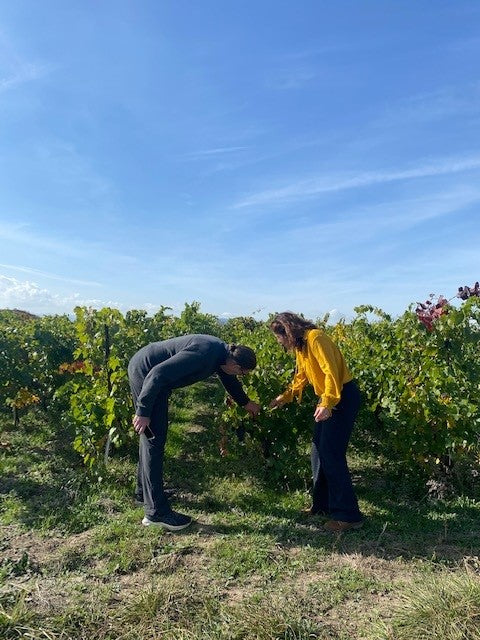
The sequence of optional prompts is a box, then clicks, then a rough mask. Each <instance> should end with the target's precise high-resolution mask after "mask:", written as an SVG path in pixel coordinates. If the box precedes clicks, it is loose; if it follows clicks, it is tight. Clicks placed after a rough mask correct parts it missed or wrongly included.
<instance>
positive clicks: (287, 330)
mask: <svg viewBox="0 0 480 640" xmlns="http://www.w3.org/2000/svg"><path fill="white" fill-rule="evenodd" d="M269 327H270V329H271V330H272V331H273V333H275V334H277V335H279V336H283V337H285V338H286V342H287V348H288V349H298V350H299V351H301V350H302V349H303V347H304V345H305V332H306V331H308V330H309V329H318V327H317V326H316V325H315V324H313V322H311V321H310V320H305V318H302V317H301V316H299V315H297V314H296V313H292V312H291V311H285V312H283V313H278V314H277V315H276V316H275V317H274V318H273V319H272V320H271V321H270V324H269Z"/></svg>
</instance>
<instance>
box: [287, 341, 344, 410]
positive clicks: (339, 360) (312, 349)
mask: <svg viewBox="0 0 480 640" xmlns="http://www.w3.org/2000/svg"><path fill="white" fill-rule="evenodd" d="M295 354H296V365H297V366H296V372H295V376H294V378H293V381H292V383H291V385H290V386H289V387H288V389H287V390H286V391H285V393H283V394H282V395H281V401H282V402H283V403H286V402H291V401H292V400H293V398H295V397H297V398H298V402H300V401H301V399H302V392H303V389H304V387H305V385H306V384H307V383H310V384H311V385H312V386H313V388H314V390H315V393H316V394H317V396H318V397H319V398H320V399H321V401H320V402H319V406H321V407H327V408H328V409H332V407H334V406H335V405H336V404H338V403H339V401H340V395H341V393H342V388H343V385H344V384H345V383H346V382H349V381H350V380H351V379H352V376H351V374H350V371H349V370H348V367H347V364H346V362H345V360H344V358H343V355H342V354H341V352H340V350H339V349H338V347H337V346H336V345H335V344H334V343H333V342H332V340H330V338H329V337H328V336H327V335H325V333H324V332H323V331H321V330H320V329H307V332H306V335H305V345H304V347H303V349H302V350H301V351H299V350H298V349H296V350H295Z"/></svg>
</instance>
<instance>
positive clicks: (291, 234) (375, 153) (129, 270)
mask: <svg viewBox="0 0 480 640" xmlns="http://www.w3.org/2000/svg"><path fill="white" fill-rule="evenodd" d="M479 143H480V3H479V2H476V1H473V0H472V1H470V2H467V1H463V0H451V1H450V2H443V1H441V0H437V1H436V2H431V1H426V0H425V1H423V2H422V1H419V0H404V1H402V2H399V1H398V0H395V1H393V0H378V1H372V0H357V1H343V0H329V1H321V0H303V1H299V2H293V1H289V2H286V1H281V0H275V1H273V0H272V1H270V0H268V1H267V0H255V1H253V0H242V2H238V1H237V2H233V1H230V0H202V1H201V2H200V1H195V0H189V1H186V0H164V1H163V2H160V1H159V0H155V1H153V0H143V1H142V0H138V1H136V2H132V1H130V0H129V1H126V0H115V1H113V0H110V1H109V0H102V1H98V0H95V1H93V0H69V1H68V2H66V1H65V0H42V2H38V1H37V0H30V1H25V0H15V2H10V0H0V307H1V308H5V307H8V308H13V307H17V308H22V309H26V310H29V311H32V312H35V313H63V312H66V313H70V312H71V311H72V309H73V308H74V306H75V305H77V304H86V305H91V306H95V307H103V306H107V305H108V306H115V307H118V308H120V309H122V310H123V311H125V310H126V309H130V308H143V309H147V310H149V311H155V310H156V309H157V308H158V307H159V306H160V305H167V306H170V307H172V308H173V310H174V312H179V311H180V310H181V309H182V308H183V305H184V303H185V302H191V301H193V300H198V301H199V302H201V304H202V309H203V311H206V312H210V313H215V314H217V315H219V316H222V315H224V316H227V317H228V316H231V315H250V314H252V313H253V312H256V313H257V316H258V317H266V315H267V314H268V313H269V312H274V311H283V310H287V309H288V310H292V311H296V312H302V313H304V314H305V315H306V316H307V317H310V318H317V317H319V316H322V315H323V314H324V313H326V312H332V313H333V316H332V317H333V318H336V317H338V316H346V317H347V318H348V317H350V316H351V315H352V312H353V311H352V310H353V307H354V306H356V305H359V304H372V305H375V306H379V307H381V308H383V309H384V310H385V311H387V312H389V313H392V314H393V315H396V314H400V313H402V312H403V311H404V310H405V309H406V308H407V307H408V305H409V304H411V303H414V302H416V301H423V300H425V299H426V298H427V297H428V295H429V294H430V293H435V294H443V295H445V296H446V297H451V296H453V295H455V293H456V291H457V287H459V286H461V285H465V284H466V285H471V284H473V282H474V281H475V280H477V279H478V278H479V277H480V251H479V238H480V234H479V221H480V206H479V205H480V144H479ZM257 310H259V311H257Z"/></svg>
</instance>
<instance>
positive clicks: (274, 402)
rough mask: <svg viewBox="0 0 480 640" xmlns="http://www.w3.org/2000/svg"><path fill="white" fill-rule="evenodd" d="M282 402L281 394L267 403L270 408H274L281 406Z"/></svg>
mask: <svg viewBox="0 0 480 640" xmlns="http://www.w3.org/2000/svg"><path fill="white" fill-rule="evenodd" d="M283 405H284V402H283V400H282V396H277V397H276V398H275V399H274V400H272V401H271V402H270V404H269V405H268V406H269V408H270V409H276V408H277V407H283Z"/></svg>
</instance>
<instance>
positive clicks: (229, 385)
mask: <svg viewBox="0 0 480 640" xmlns="http://www.w3.org/2000/svg"><path fill="white" fill-rule="evenodd" d="M217 373H218V377H219V378H220V381H221V383H222V384H223V386H224V387H225V389H226V391H227V392H228V394H229V395H231V396H232V398H233V399H234V400H235V402H236V403H237V404H239V405H240V406H241V407H244V406H245V405H246V404H248V403H249V402H250V400H249V398H248V396H247V394H246V393H245V391H244V390H243V387H242V385H241V383H240V381H239V379H238V378H237V376H233V375H229V374H228V373H225V372H224V371H222V370H221V369H220V370H219V371H217Z"/></svg>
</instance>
